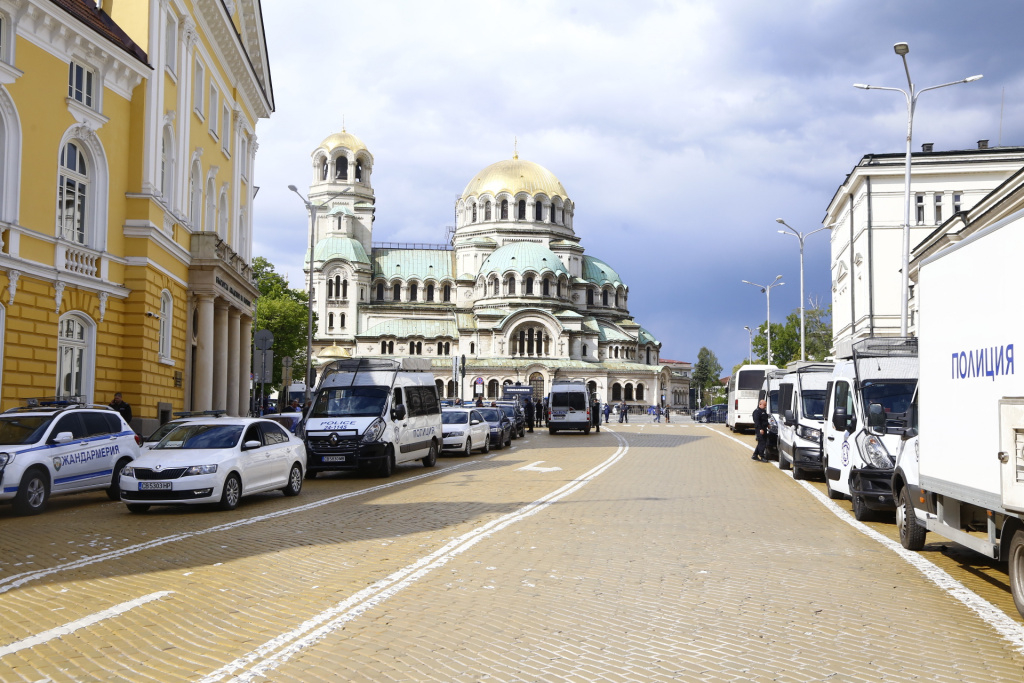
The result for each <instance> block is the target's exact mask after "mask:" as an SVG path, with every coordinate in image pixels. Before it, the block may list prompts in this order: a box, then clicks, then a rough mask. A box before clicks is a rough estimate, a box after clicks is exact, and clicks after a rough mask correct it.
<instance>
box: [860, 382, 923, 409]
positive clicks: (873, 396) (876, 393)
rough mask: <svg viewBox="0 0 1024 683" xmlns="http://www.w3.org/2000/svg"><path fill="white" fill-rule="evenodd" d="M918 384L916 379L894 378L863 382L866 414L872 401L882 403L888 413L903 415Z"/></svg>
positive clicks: (862, 389)
mask: <svg viewBox="0 0 1024 683" xmlns="http://www.w3.org/2000/svg"><path fill="white" fill-rule="evenodd" d="M916 384H917V382H914V381H909V382H899V381H892V380H887V381H884V382H876V381H865V382H863V383H862V384H861V393H862V394H863V396H864V414H865V415H867V414H868V406H870V405H871V404H872V403H881V404H882V408H883V409H884V410H885V413H886V414H887V415H889V414H892V415H902V414H903V413H905V412H907V409H908V408H910V402H911V400H912V399H913V398H914V387H915V385H916Z"/></svg>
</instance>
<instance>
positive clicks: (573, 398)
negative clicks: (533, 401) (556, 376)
mask: <svg viewBox="0 0 1024 683" xmlns="http://www.w3.org/2000/svg"><path fill="white" fill-rule="evenodd" d="M551 407H552V408H572V409H573V410H586V409H587V398H586V396H584V394H583V392H582V391H558V392H554V391H552V392H551Z"/></svg>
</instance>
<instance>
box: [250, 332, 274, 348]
mask: <svg viewBox="0 0 1024 683" xmlns="http://www.w3.org/2000/svg"><path fill="white" fill-rule="evenodd" d="M253 340H254V341H255V343H256V348H257V349H259V350H260V351H269V350H270V349H272V348H274V333H273V332H271V331H270V330H260V331H259V332H257V333H256V335H255V336H254V337H253Z"/></svg>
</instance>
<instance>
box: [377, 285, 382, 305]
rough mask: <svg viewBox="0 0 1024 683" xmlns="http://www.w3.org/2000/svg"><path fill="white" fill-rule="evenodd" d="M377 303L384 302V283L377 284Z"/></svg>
mask: <svg viewBox="0 0 1024 683" xmlns="http://www.w3.org/2000/svg"><path fill="white" fill-rule="evenodd" d="M377 301H384V283H383V282H378V283H377Z"/></svg>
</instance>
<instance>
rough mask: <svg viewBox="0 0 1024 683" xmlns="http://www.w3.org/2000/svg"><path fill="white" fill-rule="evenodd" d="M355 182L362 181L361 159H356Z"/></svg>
mask: <svg viewBox="0 0 1024 683" xmlns="http://www.w3.org/2000/svg"><path fill="white" fill-rule="evenodd" d="M356 182H357V183H361V182H363V160H362V159H356Z"/></svg>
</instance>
